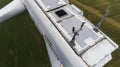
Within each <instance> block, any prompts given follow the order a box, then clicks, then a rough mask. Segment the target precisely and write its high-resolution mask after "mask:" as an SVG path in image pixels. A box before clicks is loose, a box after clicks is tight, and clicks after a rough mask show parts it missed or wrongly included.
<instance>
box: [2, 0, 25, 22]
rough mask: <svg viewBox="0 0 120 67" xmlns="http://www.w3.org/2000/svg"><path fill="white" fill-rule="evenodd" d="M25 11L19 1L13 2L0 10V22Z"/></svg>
mask: <svg viewBox="0 0 120 67" xmlns="http://www.w3.org/2000/svg"><path fill="white" fill-rule="evenodd" d="M24 10H25V6H24V5H23V3H22V2H21V1H20V0H14V1H12V2H10V3H9V4H8V5H6V6H5V7H3V8H2V9H0V22H2V21H5V20H7V19H9V18H11V17H13V16H15V15H16V14H19V13H20V12H22V11H24Z"/></svg>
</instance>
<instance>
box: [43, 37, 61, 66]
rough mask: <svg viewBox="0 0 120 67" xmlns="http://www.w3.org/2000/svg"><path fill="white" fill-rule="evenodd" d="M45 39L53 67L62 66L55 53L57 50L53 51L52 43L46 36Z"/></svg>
mask: <svg viewBox="0 0 120 67" xmlns="http://www.w3.org/2000/svg"><path fill="white" fill-rule="evenodd" d="M44 40H45V44H46V47H47V51H48V55H49V58H50V62H51V65H52V67H62V64H61V62H60V61H59V59H58V58H57V55H56V54H55V52H54V51H53V48H52V46H51V44H50V43H49V41H48V40H47V39H46V38H45V37H44Z"/></svg>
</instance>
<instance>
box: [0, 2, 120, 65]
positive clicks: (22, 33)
mask: <svg viewBox="0 0 120 67" xmlns="http://www.w3.org/2000/svg"><path fill="white" fill-rule="evenodd" d="M10 1H11V0H0V8H2V7H3V6H4V5H6V4H7V3H8V2H10ZM70 3H74V4H75V5H77V6H78V7H79V8H80V9H82V10H83V11H84V14H85V16H86V17H87V18H88V19H89V20H90V21H91V22H93V24H97V22H98V21H99V20H100V19H101V17H102V16H103V14H104V13H105V9H106V8H107V7H108V6H109V5H111V6H112V9H111V12H110V15H109V16H108V18H106V20H105V21H104V24H103V25H102V27H101V30H102V31H103V32H104V33H105V34H107V35H108V36H109V37H110V38H111V39H113V40H114V41H115V42H116V43H117V44H120V19H119V18H120V14H119V13H120V9H119V7H120V0H70ZM119 57H120V48H119V49H117V50H116V51H115V52H114V53H113V59H112V61H111V62H109V63H108V64H107V65H106V66H105V67H118V66H120V59H119ZM0 67H50V62H49V58H48V55H47V51H46V47H45V44H44V40H43V39H42V36H41V35H40V34H39V32H38V31H37V29H36V27H35V26H34V24H33V22H32V20H31V18H30V17H29V14H28V13H27V11H25V12H23V13H21V14H19V15H17V16H15V17H13V18H11V19H9V20H7V21H5V22H4V23H1V24H0Z"/></svg>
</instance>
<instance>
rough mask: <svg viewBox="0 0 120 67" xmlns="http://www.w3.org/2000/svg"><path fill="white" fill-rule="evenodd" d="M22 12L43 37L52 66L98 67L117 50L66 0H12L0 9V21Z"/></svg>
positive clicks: (115, 46) (115, 45)
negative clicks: (25, 12) (26, 13)
mask: <svg viewBox="0 0 120 67" xmlns="http://www.w3.org/2000/svg"><path fill="white" fill-rule="evenodd" d="M24 10H27V11H28V12H29V14H30V16H31V18H32V19H33V21H34V24H35V25H36V27H37V29H38V30H39V32H40V33H41V34H42V35H43V37H44V40H45V43H46V47H47V50H48V54H49V58H50V61H51V66H52V67H102V66H104V65H105V64H106V63H107V62H109V61H110V60H111V59H112V57H111V53H112V52H113V51H114V50H116V49H117V48H118V45H117V44H116V43H115V42H113V41H112V40H111V39H110V38H109V37H107V36H106V35H105V34H104V33H103V32H102V31H100V30H99V31H97V32H96V31H94V30H93V29H94V27H95V26H94V25H93V24H92V23H91V22H90V21H88V20H87V19H86V18H85V17H84V16H83V12H82V11H81V10H80V9H79V8H77V7H76V6H75V5H70V4H69V1H68V0H13V1H12V2H10V3H9V4H8V5H7V6H5V7H4V8H2V9H0V22H2V21H5V20H7V19H9V18H11V17H13V16H15V15H17V14H19V13H21V12H23V11H24ZM83 22H85V23H84V24H83ZM76 30H77V31H76ZM74 32H75V33H76V34H75V33H74ZM76 35H77V36H76ZM73 40H74V41H73ZM71 41H73V42H72V44H73V45H74V46H71Z"/></svg>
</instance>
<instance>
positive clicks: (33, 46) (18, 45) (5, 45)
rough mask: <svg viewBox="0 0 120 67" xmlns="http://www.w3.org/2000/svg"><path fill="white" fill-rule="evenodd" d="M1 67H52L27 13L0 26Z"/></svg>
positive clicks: (0, 4) (1, 2)
mask: <svg viewBox="0 0 120 67" xmlns="http://www.w3.org/2000/svg"><path fill="white" fill-rule="evenodd" d="M5 1H6V2H5ZM7 1H8V0H3V1H1V0H0V6H3V5H4V4H6V3H8V2H7ZM3 3H4V4H3ZM0 67H50V63H49V58H48V55H47V51H46V47H45V44H44V40H43V39H42V36H41V35H40V33H39V32H38V31H37V29H36V27H35V26H34V24H33V22H32V20H31V18H30V17H29V14H28V13H27V12H26V11H25V12H23V13H21V14H19V15H17V16H15V17H13V18H11V19H9V20H7V21H5V22H4V23H1V24H0Z"/></svg>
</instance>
